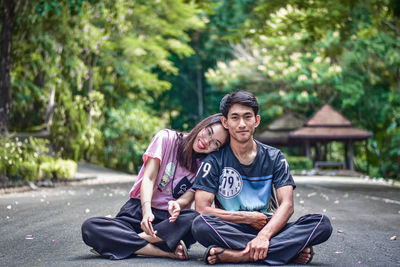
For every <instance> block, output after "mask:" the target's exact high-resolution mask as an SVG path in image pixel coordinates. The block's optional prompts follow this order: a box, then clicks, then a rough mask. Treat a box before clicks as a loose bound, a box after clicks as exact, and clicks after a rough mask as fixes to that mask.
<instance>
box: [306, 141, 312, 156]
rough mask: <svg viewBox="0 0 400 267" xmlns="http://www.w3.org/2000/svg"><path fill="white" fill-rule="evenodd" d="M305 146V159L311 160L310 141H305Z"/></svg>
mask: <svg viewBox="0 0 400 267" xmlns="http://www.w3.org/2000/svg"><path fill="white" fill-rule="evenodd" d="M305 145H306V157H307V158H309V159H310V160H311V153H310V141H309V140H306V141H305Z"/></svg>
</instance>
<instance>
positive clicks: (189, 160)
mask: <svg viewBox="0 0 400 267" xmlns="http://www.w3.org/2000/svg"><path fill="white" fill-rule="evenodd" d="M221 117H222V114H221V113H217V114H214V115H211V116H209V117H207V118H205V119H204V120H202V121H201V122H199V123H198V124H197V125H196V126H194V128H193V129H192V130H191V131H190V132H189V133H188V134H187V135H186V136H183V134H182V133H178V135H179V136H178V137H179V138H178V151H177V153H178V155H177V159H178V162H179V164H180V165H181V166H183V167H185V168H186V169H187V170H188V171H190V172H193V173H195V172H197V168H198V162H197V160H198V159H199V158H200V159H201V158H203V157H205V154H200V153H196V152H195V151H194V150H193V143H194V142H195V141H196V137H197V135H198V134H199V132H201V130H203V129H204V128H206V127H209V126H212V125H214V124H217V123H221ZM221 124H222V123H221Z"/></svg>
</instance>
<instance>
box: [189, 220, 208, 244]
mask: <svg viewBox="0 0 400 267" xmlns="http://www.w3.org/2000/svg"><path fill="white" fill-rule="evenodd" d="M210 216H211V215H208V214H200V215H198V216H197V217H196V218H195V219H194V220H193V222H192V235H193V237H194V239H196V240H197V241H198V242H199V243H202V242H201V240H203V239H207V236H208V235H209V234H210V232H211V231H210V230H211V229H210V228H211V225H210V222H208V220H209V219H210Z"/></svg>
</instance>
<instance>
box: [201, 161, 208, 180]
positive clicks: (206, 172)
mask: <svg viewBox="0 0 400 267" xmlns="http://www.w3.org/2000/svg"><path fill="white" fill-rule="evenodd" d="M199 170H203V175H202V176H201V177H203V178H204V177H206V176H207V175H208V174H209V173H210V170H211V164H210V163H204V162H202V163H201V165H200V169H199Z"/></svg>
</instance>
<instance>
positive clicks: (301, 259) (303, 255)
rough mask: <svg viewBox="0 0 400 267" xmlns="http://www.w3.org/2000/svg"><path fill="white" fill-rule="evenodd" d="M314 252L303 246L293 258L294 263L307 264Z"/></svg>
mask: <svg viewBox="0 0 400 267" xmlns="http://www.w3.org/2000/svg"><path fill="white" fill-rule="evenodd" d="M313 254H314V252H313V251H312V249H311V248H305V249H303V251H302V252H300V253H299V256H298V257H297V258H296V259H295V261H294V262H295V263H297V264H308V263H310V262H311V259H312V255H313Z"/></svg>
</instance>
